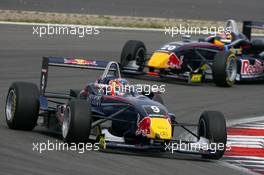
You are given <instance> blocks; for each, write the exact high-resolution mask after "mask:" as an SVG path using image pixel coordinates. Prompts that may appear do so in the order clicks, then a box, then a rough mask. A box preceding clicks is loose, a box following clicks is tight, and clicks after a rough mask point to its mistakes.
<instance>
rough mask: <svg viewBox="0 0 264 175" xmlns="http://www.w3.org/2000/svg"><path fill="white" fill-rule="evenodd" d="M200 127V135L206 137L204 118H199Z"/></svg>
mask: <svg viewBox="0 0 264 175" xmlns="http://www.w3.org/2000/svg"><path fill="white" fill-rule="evenodd" d="M199 125H200V129H199V135H200V136H202V137H205V138H207V133H206V124H205V121H204V119H201V120H200V123H199Z"/></svg>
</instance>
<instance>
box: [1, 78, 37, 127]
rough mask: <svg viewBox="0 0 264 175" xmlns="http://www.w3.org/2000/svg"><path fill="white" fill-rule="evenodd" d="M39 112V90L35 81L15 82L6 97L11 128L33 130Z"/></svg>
mask: <svg viewBox="0 0 264 175" xmlns="http://www.w3.org/2000/svg"><path fill="white" fill-rule="evenodd" d="M38 114H39V90H38V87H37V86H36V85H35V84H33V83H27V82H14V83H13V84H12V85H11V86H10V87H9V90H8V94H7V97H6V106H5V116H6V123H7V125H8V127H9V128H10V129H20V130H32V129H33V128H34V127H35V126H36V123H37V119H38Z"/></svg>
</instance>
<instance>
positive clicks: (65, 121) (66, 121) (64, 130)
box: [62, 107, 71, 138]
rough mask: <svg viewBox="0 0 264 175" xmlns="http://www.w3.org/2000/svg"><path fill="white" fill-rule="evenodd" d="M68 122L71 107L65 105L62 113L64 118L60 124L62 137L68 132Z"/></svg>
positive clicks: (69, 120)
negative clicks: (64, 110)
mask: <svg viewBox="0 0 264 175" xmlns="http://www.w3.org/2000/svg"><path fill="white" fill-rule="evenodd" d="M70 122H71V109H70V107H67V109H66V112H65V115H64V120H63V124H62V136H63V138H66V137H67V135H68V132H69V128H70Z"/></svg>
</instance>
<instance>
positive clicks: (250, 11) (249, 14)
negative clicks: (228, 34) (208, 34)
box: [0, 0, 264, 21]
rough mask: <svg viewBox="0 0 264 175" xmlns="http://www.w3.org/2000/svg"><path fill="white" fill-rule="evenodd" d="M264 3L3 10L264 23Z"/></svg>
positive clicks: (59, 4) (198, 1) (37, 1)
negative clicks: (255, 21)
mask: <svg viewBox="0 0 264 175" xmlns="http://www.w3.org/2000/svg"><path fill="white" fill-rule="evenodd" d="M263 7H264V1H262V0H250V1H249V0H216V1H212V0H184V1H183V0H134V1H130V0H111V1H109V0H99V1H98V0H89V1H88V0H87V1H84V0H74V1H72V0H45V1H43V0H1V1H0V9H5V10H6V9H12V10H31V11H44V12H45V11H47V12H63V13H84V14H86V13H87V14H99V15H118V16H120V15H121V16H143V17H163V18H183V19H210V20H222V21H225V20H227V19H230V18H232V19H235V20H240V21H242V20H257V21H263V20H264V16H263Z"/></svg>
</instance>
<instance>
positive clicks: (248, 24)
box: [242, 21, 264, 40]
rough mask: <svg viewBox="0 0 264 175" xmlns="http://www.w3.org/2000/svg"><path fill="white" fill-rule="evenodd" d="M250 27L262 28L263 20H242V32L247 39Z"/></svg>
mask: <svg viewBox="0 0 264 175" xmlns="http://www.w3.org/2000/svg"><path fill="white" fill-rule="evenodd" d="M252 28H255V29H263V30H264V22H256V21H244V22H243V27H242V32H243V34H244V35H245V36H246V37H247V38H248V39H249V40H251V31H252Z"/></svg>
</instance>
